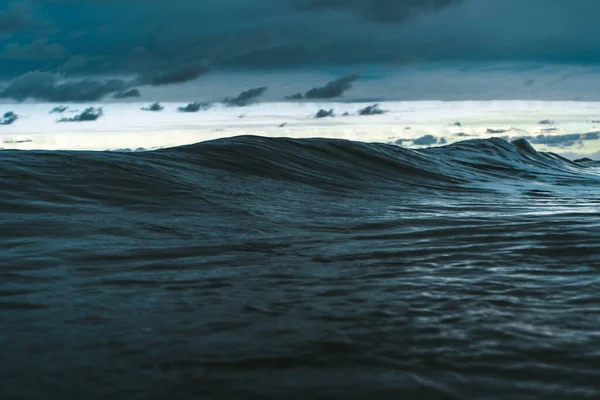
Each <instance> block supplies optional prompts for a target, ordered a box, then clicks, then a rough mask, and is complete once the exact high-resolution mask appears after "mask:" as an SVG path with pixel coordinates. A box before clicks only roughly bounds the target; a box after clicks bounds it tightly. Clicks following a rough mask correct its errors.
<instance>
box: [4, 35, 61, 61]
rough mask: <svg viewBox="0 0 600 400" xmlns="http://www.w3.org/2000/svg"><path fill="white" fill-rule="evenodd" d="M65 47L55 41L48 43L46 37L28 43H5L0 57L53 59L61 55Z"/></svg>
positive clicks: (11, 58)
mask: <svg viewBox="0 0 600 400" xmlns="http://www.w3.org/2000/svg"><path fill="white" fill-rule="evenodd" d="M64 52H65V48H64V47H62V46H61V45H59V44H57V43H48V39H46V38H43V39H37V40H35V41H33V42H32V43H30V44H27V45H20V44H19V43H7V44H6V45H4V52H3V53H2V55H1V56H2V58H5V59H10V60H54V59H59V58H61V57H62V56H63V54H64Z"/></svg>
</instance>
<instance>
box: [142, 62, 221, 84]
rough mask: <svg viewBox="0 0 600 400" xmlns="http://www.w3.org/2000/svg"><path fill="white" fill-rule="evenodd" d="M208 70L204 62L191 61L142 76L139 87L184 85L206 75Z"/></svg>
mask: <svg viewBox="0 0 600 400" xmlns="http://www.w3.org/2000/svg"><path fill="white" fill-rule="evenodd" d="M209 71H210V68H209V66H208V64H207V63H206V61H193V62H187V63H183V64H180V65H176V66H173V67H170V68H167V69H165V70H162V71H156V72H149V73H145V74H142V75H141V76H140V77H139V78H138V79H137V83H138V84H139V85H150V86H163V85H172V84H177V83H185V82H188V81H191V80H194V79H197V78H199V77H201V76H202V75H205V74H207V73H208V72H209Z"/></svg>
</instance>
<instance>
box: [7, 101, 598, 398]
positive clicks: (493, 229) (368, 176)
mask: <svg viewBox="0 0 600 400" xmlns="http://www.w3.org/2000/svg"><path fill="white" fill-rule="evenodd" d="M338 107H341V106H338ZM108 117H109V114H107V116H106V118H107V120H108ZM549 117H552V115H550V116H549ZM186 118H191V117H189V116H186ZM197 118H201V116H200V114H198V116H197ZM250 118H251V116H250ZM339 118H340V119H341V118H342V117H339ZM368 118H371V117H368ZM372 118H373V119H367V120H366V121H367V122H364V125H361V126H359V127H358V128H357V127H356V126H350V127H348V126H346V127H345V128H343V129H350V128H352V129H353V130H352V134H355V135H359V136H360V135H361V134H362V132H368V131H367V129H368V124H369V123H373V124H374V125H376V124H377V121H378V120H377V118H378V117H377V116H373V117H372ZM386 118H388V117H386ZM449 118H450V117H449ZM535 118H536V119H537V116H536V117H535ZM465 119H467V116H464V118H463V120H465ZM361 121H362V120H361ZM369 121H373V122H369ZM449 121H451V120H449ZM18 122H24V121H18ZM535 122H537V121H535ZM535 122H534V123H532V124H535ZM559 123H560V121H559ZM581 123H582V124H585V123H586V122H585V121H583V122H581ZM331 124H333V123H331ZM392 125H393V124H392V123H391V122H390V123H388V124H387V125H386V128H385V129H388V128H389V126H392ZM404 125H405V124H402V125H398V126H399V127H401V128H402V129H403V128H404ZM463 125H465V123H464V122H463ZM467 125H468V124H467ZM509 125H512V124H509ZM74 126H76V127H87V126H93V123H92V125H85V124H73V125H69V128H68V129H84V128H74ZM494 126H496V125H494ZM17 127H18V125H16V124H15V125H14V128H13V127H12V126H11V127H10V129H17ZM463 128H464V129H467V128H468V126H467V127H466V128H465V127H461V129H463ZM19 129H23V131H19V132H18V135H17V133H14V132H12V133H11V132H9V131H5V132H9V133H4V134H3V135H4V136H3V137H4V140H5V144H4V146H5V150H3V151H0V349H1V351H0V394H1V397H2V399H6V400H13V399H14V400H16V399H19V400H20V399H63V400H64V399H108V398H110V399H127V400H132V399H186V400H187V399H306V398H312V399H364V398H376V399H397V398H408V399H541V398H544V399H549V398H556V399H597V398H600V369H599V368H598V366H599V365H600V290H599V289H600V277H599V275H598V271H599V268H600V163H599V162H597V161H589V160H580V161H572V160H570V159H567V158H565V157H563V156H561V155H558V154H556V153H555V152H548V151H541V150H539V148H537V149H536V148H534V147H533V146H532V145H531V143H530V142H531V140H527V139H518V138H501V137H493V136H494V135H492V134H490V135H488V136H490V137H488V138H482V137H481V138H480V137H477V138H469V137H460V138H458V137H457V138H455V140H452V141H451V143H448V144H444V145H441V144H437V145H436V146H433V147H428V148H420V147H418V146H417V147H415V148H407V147H405V146H400V145H398V144H395V143H393V142H395V141H396V140H397V138H396V137H394V139H393V140H392V139H390V140H387V137H388V136H387V135H388V133H385V132H382V133H379V134H380V135H381V137H382V138H384V137H385V139H384V140H382V141H388V142H390V143H387V142H382V141H379V142H376V141H368V140H357V139H358V138H354V139H353V140H347V139H345V138H325V137H320V138H297V137H296V138H291V137H267V136H263V135H247V134H242V135H230V134H231V133H232V132H231V131H232V129H229V130H227V131H225V132H219V134H220V135H221V136H222V137H219V138H215V139H210V140H203V141H199V142H197V143H192V144H184V143H181V144H183V145H175V146H167V145H165V146H163V147H164V148H157V149H155V150H152V151H125V150H124V149H120V151H109V150H115V149H118V147H119V146H118V143H117V142H116V141H114V143H113V142H111V144H110V145H107V143H106V141H102V140H103V136H102V135H101V134H99V133H98V134H97V135H96V136H94V135H93V134H91V133H85V132H83V133H77V132H72V133H70V134H69V135H71V137H73V143H83V139H82V138H86V139H85V140H87V142H86V143H89V144H90V145H89V146H90V147H92V148H91V149H87V150H86V149H79V148H60V143H65V141H67V139H66V138H67V136H68V135H66V136H64V137H63V138H62V139H61V140H62V142H61V141H60V140H58V139H56V138H57V137H58V136H56V135H57V134H54V136H53V139H52V141H48V140H47V141H39V140H38V139H39V138H40V137H41V136H40V135H38V136H35V134H34V133H28V131H27V129H29V128H27V129H26V128H19ZM65 129H67V128H65ZM190 129H191V128H190ZM211 129H212V128H211ZM298 129H299V128H298ZM321 129H323V130H325V129H327V125H325V126H322V127H321ZM335 129H338V130H339V131H340V132H341V130H340V129H342V128H340V127H336V128H335ZM382 129H383V128H382ZM399 129H400V128H399ZM440 129H441V128H440ZM444 129H446V128H444ZM453 129H454V128H453ZM140 131H142V129H141V128H140V130H139V131H136V132H135V133H132V134H131V135H130V136H127V134H126V133H124V134H123V135H124V137H125V139H124V142H127V140H130V142H127V145H132V147H141V148H144V147H146V148H147V147H152V146H144V142H143V139H144V138H143V137H142V136H140V135H141V133H140ZM378 132H379V131H378ZM386 132H387V131H386ZM563 133H564V132H563ZM563 133H560V134H563ZM556 134H557V135H558V134H559V133H556ZM11 135H12V136H11ZM19 135H20V136H19ZM28 135H29V136H28ZM419 135H421V133H419ZM437 135H441V133H439V132H438V133H437ZM482 135H483V134H482ZM528 135H531V134H528ZM9 136H10V137H9ZM15 137H16V138H22V137H25V139H27V138H29V139H31V141H24V142H23V141H22V142H19V141H18V140H13V139H14V138H15ZM106 137H110V138H116V136H114V135H113V136H111V135H110V134H109V135H108V136H106ZM127 137H129V139H127ZM161 137H164V138H167V137H168V136H167V135H166V134H165V135H163V136H161ZM173 137H175V138H181V136H177V135H176V134H175V136H173ZM173 137H171V140H172V139H173ZM361 137H362V136H361ZM131 138H134V139H135V140H134V139H131ZM189 138H191V137H188V136H186V140H187V139H189ZM9 139H10V140H9ZM513 139H514V140H513ZM36 140H38V141H37V142H36ZM111 140H112V139H111ZM165 140H167V139H165ZM533 140H535V139H533ZM584 140H585V139H581V138H580V141H584ZM78 141H79V142H78ZM449 142H450V141H449ZM36 143H38V144H39V143H42V144H40V145H39V146H38V147H39V148H37V149H36V148H34V147H35V146H33V144H36ZM99 143H101V144H99ZM157 143H158V142H157ZM165 143H166V142H165ZM19 146H32V148H30V149H29V150H27V151H24V150H19ZM44 146H45V147H46V148H44ZM94 146H97V147H98V148H94ZM102 146H104V148H102ZM157 146H158V144H157ZM577 146H579V145H577V144H575V145H569V146H567V147H568V148H566V150H569V151H571V150H572V149H573V148H576V147H577ZM6 147H8V148H6ZM63 147H65V146H63ZM122 147H126V146H122ZM158 147H161V146H158ZM92 150H93V151H92Z"/></svg>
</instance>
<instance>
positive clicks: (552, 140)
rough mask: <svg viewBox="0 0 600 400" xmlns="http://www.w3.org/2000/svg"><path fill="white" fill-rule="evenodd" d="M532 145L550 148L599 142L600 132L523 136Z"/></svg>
mask: <svg viewBox="0 0 600 400" xmlns="http://www.w3.org/2000/svg"><path fill="white" fill-rule="evenodd" d="M523 139H526V140H527V141H529V142H530V143H532V144H542V145H546V146H550V147H562V148H564V147H572V146H575V145H576V144H582V143H583V142H584V141H586V140H600V132H587V133H569V134H564V135H537V136H524V137H523Z"/></svg>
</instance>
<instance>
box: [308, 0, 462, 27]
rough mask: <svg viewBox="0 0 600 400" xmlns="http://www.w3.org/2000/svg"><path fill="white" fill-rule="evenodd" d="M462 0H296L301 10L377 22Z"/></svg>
mask: <svg viewBox="0 0 600 400" xmlns="http://www.w3.org/2000/svg"><path fill="white" fill-rule="evenodd" d="M461 1H462V0H296V4H297V5H298V7H299V8H300V9H303V10H314V11H320V10H331V11H347V12H352V13H354V14H356V15H358V16H360V17H361V18H364V19H366V20H369V21H374V22H379V23H388V24H393V23H400V22H404V21H406V20H408V19H410V18H412V17H414V16H417V15H418V14H421V13H427V12H435V11H439V10H441V9H443V8H445V7H448V6H450V5H452V4H457V3H460V2H461Z"/></svg>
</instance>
